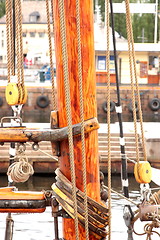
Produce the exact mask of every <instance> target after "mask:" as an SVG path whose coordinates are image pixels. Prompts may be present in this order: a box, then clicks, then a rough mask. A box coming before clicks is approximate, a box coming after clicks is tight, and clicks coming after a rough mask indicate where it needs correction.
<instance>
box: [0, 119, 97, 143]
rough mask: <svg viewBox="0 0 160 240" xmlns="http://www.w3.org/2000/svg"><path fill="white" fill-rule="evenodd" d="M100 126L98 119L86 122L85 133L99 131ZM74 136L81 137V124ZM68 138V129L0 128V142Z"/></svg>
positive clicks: (76, 126) (74, 131) (73, 128)
mask: <svg viewBox="0 0 160 240" xmlns="http://www.w3.org/2000/svg"><path fill="white" fill-rule="evenodd" d="M98 128H99V124H98V122H97V119H96V118H93V119H90V120H87V121H85V133H88V132H90V131H92V130H94V129H98ZM72 130H73V135H79V134H80V132H81V124H80V123H77V124H74V125H73V127H72ZM67 137H68V127H63V128H59V129H47V128H46V129H32V128H26V127H5V128H4V127H2V128H0V142H29V141H32V142H41V141H61V140H63V139H66V138H67Z"/></svg>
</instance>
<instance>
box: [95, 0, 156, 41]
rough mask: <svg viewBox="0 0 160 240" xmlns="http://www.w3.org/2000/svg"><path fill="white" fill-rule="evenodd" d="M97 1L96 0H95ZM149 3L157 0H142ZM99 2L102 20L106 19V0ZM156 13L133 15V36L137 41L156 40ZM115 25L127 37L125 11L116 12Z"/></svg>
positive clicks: (117, 0)
mask: <svg viewBox="0 0 160 240" xmlns="http://www.w3.org/2000/svg"><path fill="white" fill-rule="evenodd" d="M94 1H95V0H94ZM122 1H123V0H113V3H120V2H122ZM130 2H131V3H137V0H130ZM142 2H143V3H144V2H147V3H155V0H146V1H142ZM98 4H99V5H100V6H101V14H102V20H103V21H104V16H105V0H98ZM154 24H155V16H154V14H133V15H132V26H133V36H134V41H135V42H143V41H144V42H148V43H149V42H154ZM159 25H160V23H159V21H158V29H159V28H160V26H159ZM114 26H115V31H117V32H118V33H119V34H120V35H122V36H123V37H125V38H127V33H126V16H125V14H123V13H115V14H114ZM158 35H160V34H158Z"/></svg>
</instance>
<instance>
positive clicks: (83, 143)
mask: <svg viewBox="0 0 160 240" xmlns="http://www.w3.org/2000/svg"><path fill="white" fill-rule="evenodd" d="M76 21H77V39H78V43H77V44H78V80H79V92H80V121H81V141H82V168H83V171H82V173H83V189H84V210H85V234H86V240H88V239H89V229H88V204H87V176H86V150H85V134H84V106H83V102H84V98H83V79H82V55H81V29H80V1H79V0H76Z"/></svg>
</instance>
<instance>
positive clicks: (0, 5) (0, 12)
mask: <svg viewBox="0 0 160 240" xmlns="http://www.w3.org/2000/svg"><path fill="white" fill-rule="evenodd" d="M4 15H5V0H0V18H1V17H3V16H4Z"/></svg>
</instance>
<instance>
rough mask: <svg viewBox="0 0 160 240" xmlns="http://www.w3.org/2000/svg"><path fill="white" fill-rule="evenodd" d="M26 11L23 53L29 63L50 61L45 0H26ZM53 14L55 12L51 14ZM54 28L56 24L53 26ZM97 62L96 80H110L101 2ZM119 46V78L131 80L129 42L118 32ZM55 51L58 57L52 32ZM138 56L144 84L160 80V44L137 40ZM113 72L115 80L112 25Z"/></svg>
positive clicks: (0, 33)
mask: <svg viewBox="0 0 160 240" xmlns="http://www.w3.org/2000/svg"><path fill="white" fill-rule="evenodd" d="M22 11H23V13H22V14H23V25H22V29H23V54H24V66H25V67H35V66H36V67H37V66H38V67H39V68H40V67H41V66H42V65H49V44H48V33H47V16H46V15H47V14H46V3H45V1H29V0H24V1H23V2H22ZM50 16H51V14H50ZM51 28H52V27H51ZM94 34H95V64H96V66H95V67H96V81H97V83H99V84H105V83H106V46H107V42H106V27H105V26H104V24H103V23H102V21H101V16H100V10H99V6H96V14H95V23H94ZM115 36H116V48H117V61H118V72H119V81H120V83H122V84H128V83H130V72H129V59H128V43H127V40H126V39H124V38H123V37H122V36H121V35H120V34H118V33H117V32H116V33H115ZM51 39H52V47H53V49H52V55H53V57H55V51H54V40H53V32H52V36H51ZM135 56H136V68H137V74H138V80H139V83H140V84H148V83H149V84H159V83H160V44H153V43H148V44H147V43H135ZM0 63H1V65H6V63H7V43H6V19H5V16H4V17H2V18H1V19H0ZM110 74H111V83H115V81H116V79H115V66H114V54H113V44H112V30H111V29H110Z"/></svg>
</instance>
